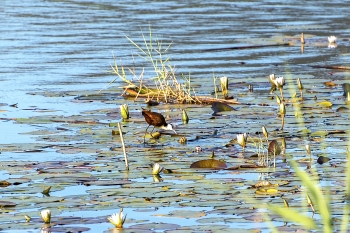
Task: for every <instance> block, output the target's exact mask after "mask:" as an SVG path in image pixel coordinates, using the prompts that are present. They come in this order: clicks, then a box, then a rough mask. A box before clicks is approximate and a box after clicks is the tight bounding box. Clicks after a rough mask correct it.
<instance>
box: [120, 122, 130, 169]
mask: <svg viewBox="0 0 350 233" xmlns="http://www.w3.org/2000/svg"><path fill="white" fill-rule="evenodd" d="M118 129H119V134H120V140H121V141H122V147H123V152H124V159H125V168H126V170H127V171H129V163H128V156H127V155H126V150H125V144H124V138H123V132H122V128H121V127H120V122H118Z"/></svg>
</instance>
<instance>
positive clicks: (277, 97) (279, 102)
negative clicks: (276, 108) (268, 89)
mask: <svg viewBox="0 0 350 233" xmlns="http://www.w3.org/2000/svg"><path fill="white" fill-rule="evenodd" d="M276 101H277V103H278V104H281V103H282V101H281V99H280V97H279V96H278V95H276Z"/></svg>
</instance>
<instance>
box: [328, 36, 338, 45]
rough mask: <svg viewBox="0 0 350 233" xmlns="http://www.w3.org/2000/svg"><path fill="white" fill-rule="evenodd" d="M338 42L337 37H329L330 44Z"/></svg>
mask: <svg viewBox="0 0 350 233" xmlns="http://www.w3.org/2000/svg"><path fill="white" fill-rule="evenodd" d="M336 41H337V37H335V36H329V37H328V42H329V43H330V44H335V43H336Z"/></svg>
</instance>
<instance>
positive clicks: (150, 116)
mask: <svg viewBox="0 0 350 233" xmlns="http://www.w3.org/2000/svg"><path fill="white" fill-rule="evenodd" d="M142 115H143V116H144V117H145V120H146V122H147V123H148V126H147V129H146V132H145V136H144V137H143V143H145V138H146V133H147V130H148V127H150V126H151V125H153V129H152V131H151V136H152V132H153V130H154V128H155V127H158V128H161V129H164V130H172V131H174V133H175V134H177V133H176V131H175V130H174V129H173V125H172V124H168V123H166V121H165V118H164V116H163V115H162V114H160V113H157V112H151V111H150V110H146V109H142Z"/></svg>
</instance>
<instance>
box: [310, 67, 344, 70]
mask: <svg viewBox="0 0 350 233" xmlns="http://www.w3.org/2000/svg"><path fill="white" fill-rule="evenodd" d="M311 67H312V68H324V69H332V70H350V67H347V66H311Z"/></svg>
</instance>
